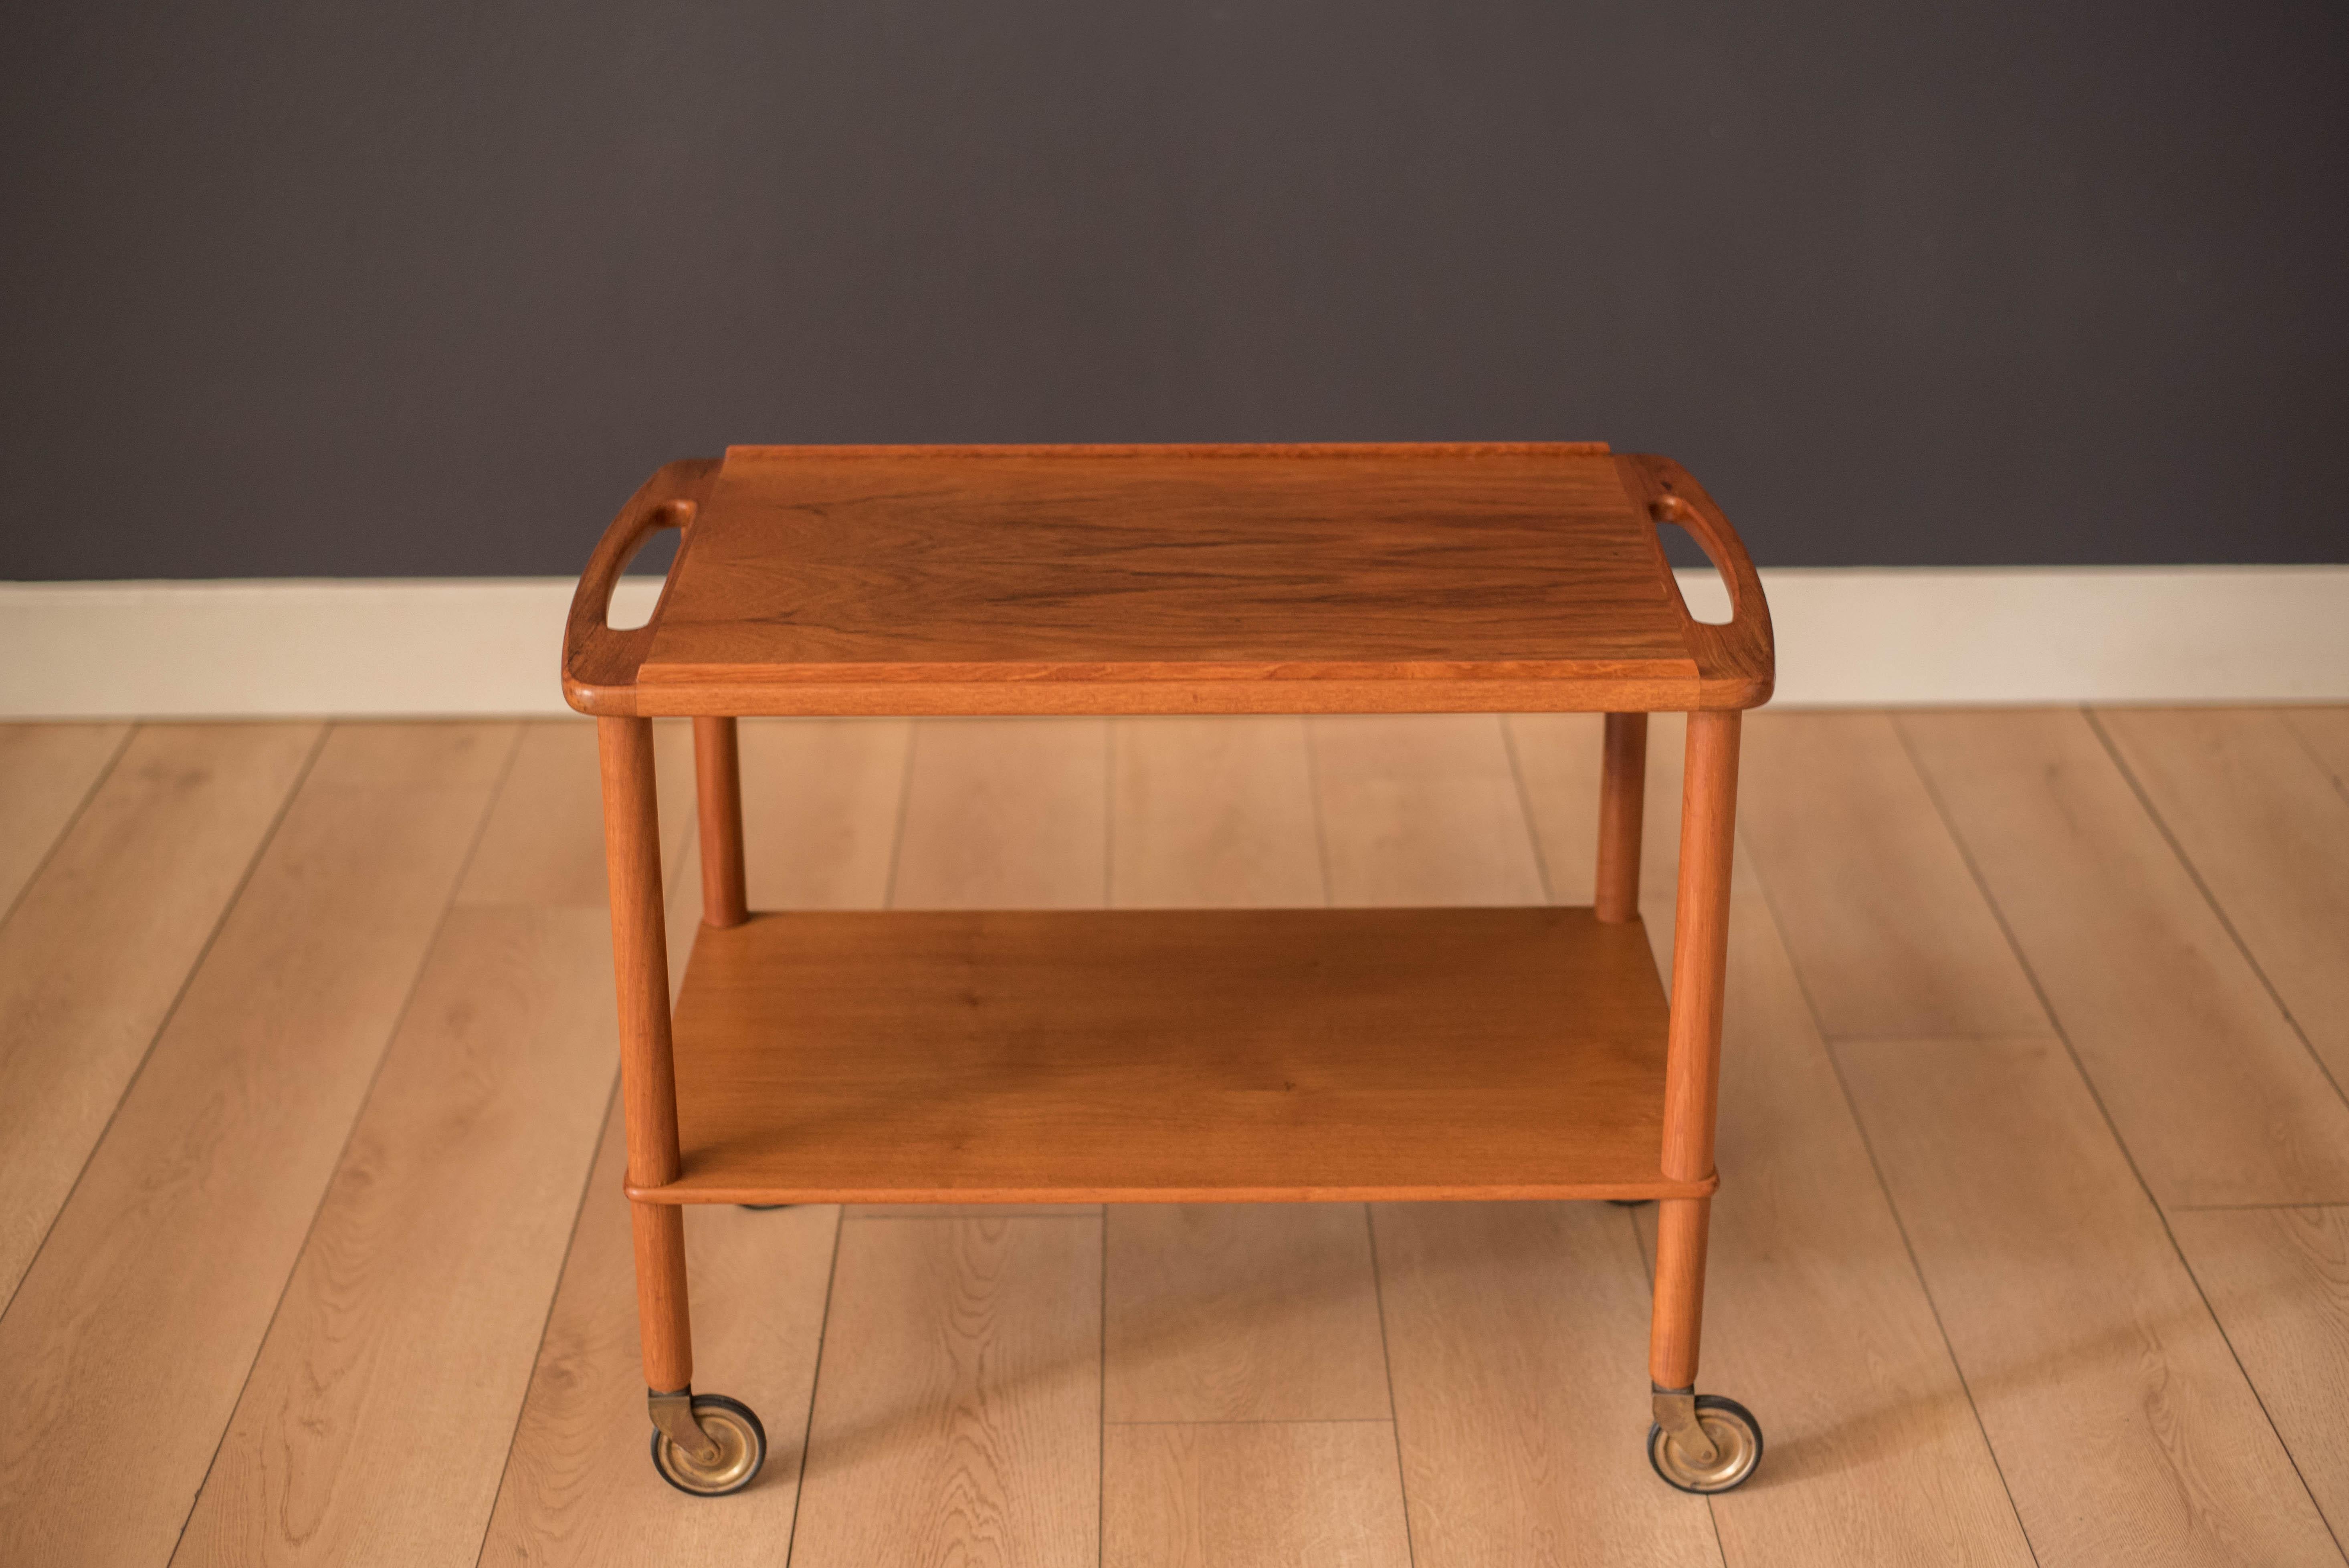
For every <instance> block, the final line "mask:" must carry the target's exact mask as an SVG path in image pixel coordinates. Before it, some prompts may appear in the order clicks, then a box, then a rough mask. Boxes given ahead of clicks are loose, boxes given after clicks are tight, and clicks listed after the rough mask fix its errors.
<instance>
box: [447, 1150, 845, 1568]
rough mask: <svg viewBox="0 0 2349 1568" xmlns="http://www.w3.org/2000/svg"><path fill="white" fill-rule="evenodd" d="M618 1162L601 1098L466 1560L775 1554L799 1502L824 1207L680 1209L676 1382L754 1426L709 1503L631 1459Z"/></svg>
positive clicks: (829, 1233)
mask: <svg viewBox="0 0 2349 1568" xmlns="http://www.w3.org/2000/svg"><path fill="white" fill-rule="evenodd" d="M626 1168H627V1149H626V1142H625V1127H624V1124H623V1122H622V1119H621V1117H620V1112H619V1107H618V1105H617V1103H615V1104H614V1106H613V1108H612V1111H611V1114H610V1118H609V1120H608V1121H607V1123H606V1125H605V1136H604V1144H603V1149H602V1150H601V1152H600V1153H599V1154H598V1156H597V1158H596V1162H595V1174H594V1175H593V1177H591V1178H590V1180H589V1181H588V1184H587V1198H586V1202H585V1205H584V1207H583V1208H582V1210H581V1212H580V1216H579V1228H578V1231H577V1233H575V1234H574V1236H573V1237H572V1241H571V1252H570V1255H569V1257H568V1259H567V1260H566V1261H565V1263H564V1271H563V1283H562V1285H561V1287H560V1288H559V1289H558V1290H557V1292H556V1294H555V1298H554V1311H553V1313H552V1314H551V1315H549V1317H548V1320H547V1326H546V1337H545V1342H544V1343H543V1345H542V1346H540V1349H539V1352H538V1364H537V1367H536V1368H535V1370H534V1371H533V1374H532V1377H531V1383H530V1396H529V1399H528V1402H527V1403H526V1404H525V1405H524V1406H523V1416H522V1423H521V1426H520V1428H519V1429H518V1430H517V1431H516V1432H515V1434H514V1439H513V1453H512V1458H511V1460H509V1461H508V1463H507V1467H506V1473H505V1480H504V1482H503V1485H502V1487H501V1489H500V1491H499V1494H498V1501H497V1508H496V1511H495V1512H494V1514H493V1515H492V1518H491V1521H490V1530H489V1536H488V1539H487V1541H486V1542H485V1543H484V1545H483V1548H482V1551H481V1562H482V1563H483V1564H484V1565H491V1564H514V1565H517V1568H519V1565H521V1564H525V1563H527V1564H533V1565H540V1568H554V1565H557V1564H560V1565H563V1568H586V1565H590V1564H602V1563H609V1564H612V1565H614V1568H654V1565H657V1564H660V1563H678V1564H688V1563H690V1564H695V1565H697V1568H714V1565H717V1564H721V1563H781V1561H782V1558H783V1552H784V1549H785V1547H786V1546H787V1544H788V1543H789V1542H790V1540H791V1533H792V1513H793V1511H795V1510H796V1509H797V1507H798V1505H799V1483H800V1459H801V1447H802V1439H803V1437H804V1434H805V1433H806V1430H807V1415H808V1402H809V1398H810V1397H811V1395H812V1392H813V1389H814V1385H815V1363H816V1348H817V1346H818V1344H819V1342H820V1339H821V1336H822V1333H823V1304H824V1295H825V1292H826V1290H827V1289H828V1288H829V1286H830V1284H831V1279H832V1251H833V1241H834V1237H835V1234H836V1233H837V1231H838V1229H839V1224H840V1211H839V1210H838V1209H837V1208H833V1207H829V1206H809V1207H800V1208H790V1209H780V1210H775V1211H772V1212H755V1211H751V1210H746V1209H737V1208H732V1207H730V1206H705V1207H697V1208H692V1209H688V1210H687V1211H686V1215H685V1238H686V1245H685V1256H686V1270H687V1278H688V1295H689V1299H690V1300H691V1301H692V1304H693V1349H694V1367H695V1376H694V1386H695V1387H696V1388H697V1389H698V1390H699V1391H701V1392H703V1393H717V1394H729V1395H731V1396H733V1397H734V1398H738V1399H740V1400H741V1401H742V1402H743V1403H744V1404H746V1405H749V1406H750V1408H751V1409H752V1410H754V1411H756V1412H757V1413H758V1416H759V1418H760V1421H761V1424H762V1425H763V1426H764V1427H765V1428H766V1430H767V1468H766V1469H765V1470H764V1471H763V1472H762V1473H761V1477H760V1480H758V1481H757V1482H756V1483H755V1484H754V1485H753V1486H751V1488H750V1490H749V1491H745V1492H743V1493H742V1494H740V1496H738V1497H733V1498H729V1499H727V1500H725V1501H723V1502H713V1501H710V1500H709V1499H706V1498H696V1497H688V1496H686V1495H685V1494H684V1493H683V1492H680V1491H677V1490H675V1489H674V1488H672V1487H669V1486H667V1485H664V1484H663V1483H662V1482H661V1481H660V1480H659V1479H658V1478H657V1476H656V1475H655V1473H654V1471H653V1468H652V1464H651V1461H650V1460H648V1459H647V1440H648V1435H649V1433H650V1430H651V1429H650V1427H649V1426H648V1425H647V1420H646V1417H645V1377H644V1366H643V1362H642V1360H641V1358H640V1357H638V1354H637V1339H636V1273H635V1269H636V1265H635V1260H634V1256H633V1253H632V1252H631V1250H630V1239H629V1233H628V1204H627V1201H626V1199H625V1198H624V1197H622V1196H621V1193H620V1180H621V1177H622V1176H623V1175H624V1174H625V1173H626Z"/></svg>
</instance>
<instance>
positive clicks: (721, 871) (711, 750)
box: [693, 718, 750, 925]
mask: <svg viewBox="0 0 2349 1568" xmlns="http://www.w3.org/2000/svg"><path fill="white" fill-rule="evenodd" d="M693 778H694V783H695V786H696V790H697V793H698V797H699V800H698V803H699V805H700V808H701V920H702V923H703V924H705V925H740V924H741V923H742V922H743V921H745V920H747V919H749V918H750V916H749V914H748V913H747V909H748V906H747V903H746V902H745V899H744V896H743V879H742V752H741V745H740V737H739V736H738V735H737V733H736V730H735V726H734V721H733V720H732V719H730V718H697V719H695V720H694V721H693Z"/></svg>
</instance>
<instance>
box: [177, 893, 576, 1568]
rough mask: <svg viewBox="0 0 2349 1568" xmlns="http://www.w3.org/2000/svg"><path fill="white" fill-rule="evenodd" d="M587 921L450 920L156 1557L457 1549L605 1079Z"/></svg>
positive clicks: (475, 1542) (527, 1353)
mask: <svg viewBox="0 0 2349 1568" xmlns="http://www.w3.org/2000/svg"><path fill="white" fill-rule="evenodd" d="M610 983H611V953H610V948H609V946H608V934H607V933H606V931H605V918H604V916H603V915H602V914H601V913H598V912H595V911H591V910H575V909H565V910H534V909H524V908H511V907H509V908H477V909H458V910H452V911H451V912H450V915H449V918H448V921H447V923H446V924H445V925H444V927H443V928H442V931H441V934H440V938H439V939H438V940H437V941H436V942H435V943H434V944H433V948H432V953H431V956H430V957H429V959H428V960H427V962H426V965H425V969H424V973H423V975H422V977H421V978H420V979H419V982H418V987H417V994H416V997H415V1000H414V1001H413V1003H412V1004H411V1005H410V1006H409V1011H408V1016H407V1017H406V1019H405V1020H404V1022H403V1023H402V1025H401V1026H400V1028H399V1030H398V1034H397V1035H396V1036H395V1037H393V1040H392V1043H391V1047H390V1049H389V1050H388V1053H387V1054H386V1057H385V1060H384V1065H383V1070H382V1073H381V1075H380V1077H379V1078H378V1080H377V1082H376V1084H375V1087H374V1088H373V1089H372V1090H371V1091H370V1092H369V1094H368V1096H367V1106H366V1109H364V1110H363V1111H362V1112H361V1114H360V1117H359V1120H358V1124H357V1129H356V1130H354V1131H353V1133H352V1136H351V1141H350V1147H349V1149H348V1150H347V1152H346V1153H345V1155H344V1157H343V1160H342V1163H341V1165H340V1167H339V1168H338V1169H337V1170H336V1174H335V1180H334V1182H333V1185H332V1186H331V1187H330V1189H329V1190H328V1191H327V1194H326V1202H325V1203H324V1204H323V1205H322V1206H321V1208H320V1210H319V1212H318V1215H317V1220H316V1225H315V1227H314V1228H313V1230H312V1232H311V1234H310V1237H309V1240H308V1242H307V1243H306V1244H305V1246H304V1247H303V1249H302V1255H301V1260H300V1262H299V1263H298V1264H296V1265H295V1270H294V1274H293V1278H292V1280H291V1281H290V1283H289V1284H287V1286H286V1289H285V1301H284V1303H283V1305H281V1306H280V1307H279V1309H278V1313H277V1317H276V1321H275V1323H274V1326H272V1327H271V1329H270V1332H269V1336H268V1338H267V1340H266V1341H265V1342H264V1345H263V1346H262V1350H261V1354H260V1357H258V1359H257V1360H256V1361H255V1362H254V1367H253V1373H252V1377H251V1378H250V1379H249V1380H248V1382H247V1383H246V1386H245V1389H244V1393H243V1397H242V1398H240V1399H239V1400H238V1402H237V1407H236V1415H235V1418H234V1419H233V1421H232V1422H231V1424H230V1427H229V1429H228V1434H227V1436H226V1437H225V1439H222V1444H221V1449H220V1453H219V1456H218V1458H217V1459H215V1460H214V1461H213V1463H212V1472H211V1474H210V1475H209V1477H207V1479H206V1480H205V1482H204V1488H203V1492H202V1496H201V1497H200V1498H199V1499H198V1501H197V1504H196V1509H195V1511H194V1513H193V1515H192V1516H191V1518H190V1520H189V1522H188V1528H187V1533H186V1535H185V1536H184V1537H183V1538H182V1540H181V1545H180V1550H179V1551H178V1553H176V1554H175V1555H174V1556H173V1558H172V1561H173V1563H178V1564H187V1565H193V1564H199V1563H236V1564H240V1565H242V1564H253V1563H336V1564H360V1563H399V1564H409V1563H419V1562H448V1561H460V1560H462V1558H463V1557H464V1556H465V1555H466V1554H468V1553H474V1552H477V1551H478V1549H479V1546H480V1542H481V1532H482V1529H483V1527H484V1526H485V1525H486V1524H487V1522H488V1521H489V1517H490V1511H491V1506H492V1502H493V1501H494V1500H495V1498H496V1495H497V1490H498V1477H499V1473H500V1470H502V1467H503V1464H504V1462H505V1457H506V1452H507V1449H508V1445H509V1443H510V1441H511V1439H512V1434H513V1430H514V1421H515V1417H516V1415H517V1412H518V1411H519V1410H520V1409H521V1407H522V1402H523V1393H524V1390H525V1388H526V1387H527V1384H528V1382H529V1377H530V1367H531V1358H532V1351H533V1347H534V1346H537V1344H538V1342H539V1337H540V1334H541V1331H542V1329H543V1326H544V1325H545V1322H546V1314H547V1306H548V1303H549V1300H550V1298H551V1296H552V1295H553V1293H554V1283H555V1278H556V1275H557V1274H558V1272H559V1271H560V1270H561V1268H562V1265H563V1256H564V1244H565V1243H566V1240H567V1239H568V1237H569V1235H570V1233H571V1229H572V1224H573V1222H574V1217H575V1216H576V1214H577V1212H578V1205H579V1196H580V1191H581V1187H582V1183H583V1182H584V1181H585V1177H586V1174H587V1167H588V1163H589V1161H590V1160H591V1158H592V1156H593V1152H594V1148H595V1130H596V1128H597V1126H598V1125H599V1124H600V1122H601V1120H602V1119H603V1115H604V1111H605V1105H606V1102H607V1099H608V1095H609V1086H610V1084H611V1082H612V1074H613V1068H614V1059H615V1057H616V1043H615V1041H614V1038H613V1023H612V1009H611V1004H610V1000H609V996H610V992H609V986H610ZM485 1195H493V1197H494V1201H485ZM452 1306H460V1307H461V1310H451V1309H452Z"/></svg>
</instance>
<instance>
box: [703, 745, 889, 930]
mask: <svg viewBox="0 0 2349 1568" xmlns="http://www.w3.org/2000/svg"><path fill="white" fill-rule="evenodd" d="M913 737H914V727H913V725H912V724H911V723H910V722H908V721H906V720H905V719H898V718H885V719H872V718H848V719H823V718H817V719H758V720H747V721H745V722H744V723H743V725H742V727H741V746H742V823H743V827H742V837H743V858H744V860H745V861H746V863H747V867H748V873H747V882H748V885H749V889H750V907H751V908H753V909H878V908H880V907H881V905H882V903H884V902H885V900H886V899H887V898H888V896H889V870H890V862H891V860H892V859H893V857H894V855H895V850H896V841H897V810H898V806H899V803H900V802H901V801H903V800H904V799H905V759H906V752H907V749H908V748H910V747H911V745H912V743H913ZM663 788H664V789H666V788H667V785H666V784H664V785H663Z"/></svg>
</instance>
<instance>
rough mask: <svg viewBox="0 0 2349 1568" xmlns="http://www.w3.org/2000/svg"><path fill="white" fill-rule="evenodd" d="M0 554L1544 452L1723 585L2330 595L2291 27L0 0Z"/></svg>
mask: <svg viewBox="0 0 2349 1568" xmlns="http://www.w3.org/2000/svg"><path fill="white" fill-rule="evenodd" d="M0 149H5V156H0V487H5V489H0V576H5V577H13V578H57V577H67V578H73V577H130V576H223V575H225V576H235V575H315V574H365V575H374V574H409V573H420V574H431V575H440V574H467V573H569V572H574V571H575V570H577V568H578V566H579V565H580V563H581V562H583V561H584V559H585V554H586V552H587V549H588V547H589V545H590V544H591V543H592V542H593V540H594V539H595V534H596V532H597V531H598V530H599V529H600V528H601V527H602V525H603V524H604V522H605V521H606V520H607V519H608V517H609V516H610V513H611V511H612V510H613V509H614V507H615V506H616V504H617V502H618V501H619V500H621V498H622V497H623V496H625V495H626V492H627V491H628V490H630V489H631V488H632V487H633V485H634V484H635V483H636V480H638V479H640V478H641V477H642V476H643V475H644V474H645V473H646V472H647V471H648V470H649V469H652V468H653V467H654V465H656V464H657V463H658V462H660V461H661V460H662V459H667V458H669V457H672V456H679V455H684V454H688V453H695V452H704V451H710V450H714V449H717V448H719V446H721V445H723V444H724V443H726V442H728V441H757V440H774V441H897V440H907V441H936V440H1179V439H1299V438H1302V439H1354V438H1464V437H1491V438H1545V437H1568V438H1570V437H1598V438H1606V439H1609V440H1612V441H1614V442H1616V443H1617V444H1618V445H1619V446H1622V447H1626V448H1631V449H1648V450H1660V451H1666V452H1670V453H1671V454H1673V455H1674V456H1676V457H1679V458H1681V459H1682V460H1683V461H1685V462H1687V463H1688V465H1689V466H1690V467H1691V468H1692V469H1694V470H1695V471H1696V473H1697V474H1698V475H1699V476H1700V477H1701V478H1702V479H1704V480H1706V481H1707V483H1708V484H1709V485H1710V487H1711V488H1712V489H1713V492H1714V494H1715V495H1717V496H1718V497H1720V498H1721V499H1722V500H1723V503H1724V504H1725V505H1726V506H1727V507H1728V508H1729V511H1730V513H1731V515H1732V516H1733V518H1735V519H1736V520H1737V521H1739V523H1740V526H1741V527H1742V529H1743V530H1744V532H1745V534H1746V536H1747V538H1748V540H1749V541H1750V542H1751V543H1752V544H1753V546H1754V553H1755V554H1756V556H1757V557H1758V558H1760V559H1761V560H1762V561H1763V562H1764V563H1765V564H1768V563H1779V564H1804V565H1808V564H1839V563H1863V562H1875V563H1908V562H1946V563H1956V562H2214V561H2241V562H2293V561H2318V560H2336V561H2337V560H2342V559H2344V557H2349V548H2344V546H2349V523H2344V521H2343V519H2342V516H2341V513H2340V510H2339V508H2340V499H2339V498H2340V497H2341V496H2342V495H2343V494H2344V491H2349V439H2344V438H2343V435H2342V426H2343V424H2344V414H2349V289H2344V276H2345V275H2349V8H2344V7H2342V6H2339V5H2318V4H2309V5H2220V4H2216V3H2215V0H2212V3H2205V4H2199V5H2198V4H2192V3H2189V0H2135V3H2131V4H2102V5H2059V6H2054V7H2050V6H2048V5H2044V0H2000V3H1998V4H1965V3H1961V4H1957V5H1947V6H1939V7H1928V6H1921V5H1836V4H1832V3H1828V0H1787V3H1785V4H1781V5H1764V6H1750V5H1719V6H1712V5H1699V4H1693V3H1689V0H1670V3H1660V4H1649V5H1638V4H1621V5H1598V4H1560V3H1548V4H1544V3H1538V0H1526V3H1521V4H1508V3H1497V0H1483V3H1475V4H1462V3H1442V4H1439V3H1437V0H1425V3H1423V4H1417V5H1411V4H1402V3H1399V0H1379V3H1368V0H1356V3H1353V4H1342V5H1341V4H1328V5H1284V4H1278V3H1271V0H1267V3H1262V4H1228V5H1207V4H1176V3H1167V0H1159V3H1150V0H1114V3H1107V4H1104V3H1100V0H1085V3H1075V0H1070V3H1065V4H1037V3H1032V0H988V3H985V4H978V3H968V0H934V3H932V4H927V5H907V4H895V3H889V0H847V3H840V4H823V5H777V4H747V3H746V4H740V5H707V4H703V5H693V4H668V5H646V6H642V7H630V6H627V5H618V4H613V3H610V0H599V3H597V4H594V5H573V6H554V5H549V6H545V7H543V8H530V7H521V6H514V5H498V4H484V3H482V0H403V3H400V4H393V5H379V4H348V3H329V4H303V5H290V4H285V5H266V4H230V3H226V0H201V3H192V4H187V5H178V6H155V5H128V4H122V3H119V0H78V3H76V4H71V5H63V4H60V5H48V6H43V7H35V6H30V5H13V6H9V7H7V8H6V10H5V15H0Z"/></svg>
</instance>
